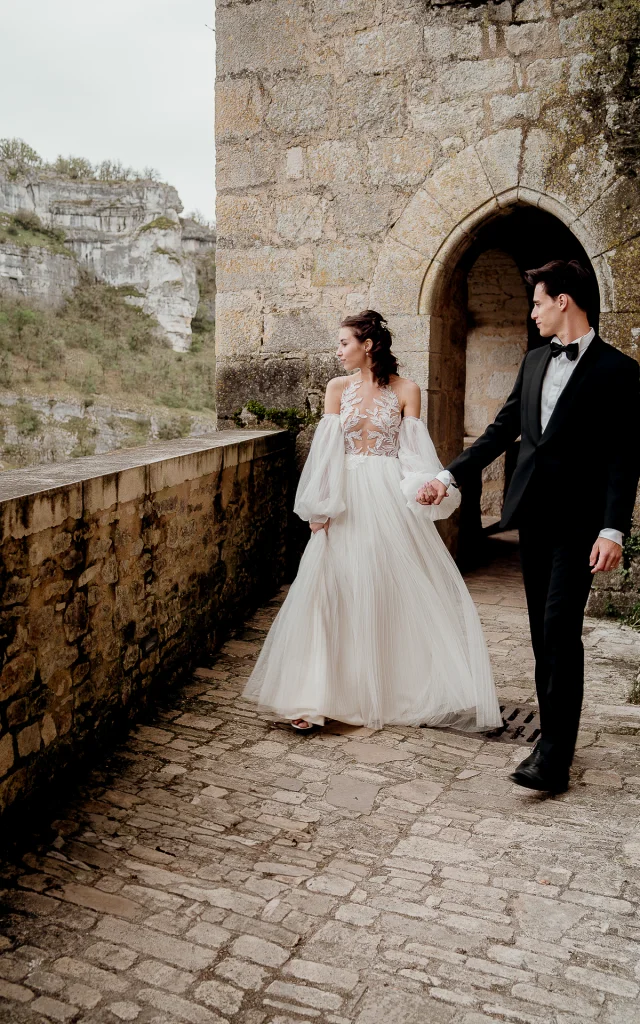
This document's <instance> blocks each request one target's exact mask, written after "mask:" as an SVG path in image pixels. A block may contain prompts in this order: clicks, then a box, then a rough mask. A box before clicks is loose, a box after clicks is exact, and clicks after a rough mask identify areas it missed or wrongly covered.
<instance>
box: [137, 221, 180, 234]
mask: <svg viewBox="0 0 640 1024" xmlns="http://www.w3.org/2000/svg"><path fill="white" fill-rule="evenodd" d="M178 227H179V225H178V224H176V222H175V220H171V218H170V217H156V219H155V220H152V221H149V223H148V224H143V225H142V227H141V228H140V233H141V234H142V232H143V231H176V230H177V228H178Z"/></svg>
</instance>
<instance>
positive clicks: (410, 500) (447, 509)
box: [398, 416, 460, 519]
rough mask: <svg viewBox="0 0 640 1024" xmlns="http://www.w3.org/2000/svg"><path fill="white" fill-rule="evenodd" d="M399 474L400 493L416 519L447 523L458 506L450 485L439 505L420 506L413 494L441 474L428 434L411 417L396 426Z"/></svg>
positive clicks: (457, 492)
mask: <svg viewBox="0 0 640 1024" xmlns="http://www.w3.org/2000/svg"><path fill="white" fill-rule="evenodd" d="M398 458H399V460H400V468H401V470H402V483H401V485H400V486H401V487H402V493H403V494H404V496H405V498H406V499H407V505H408V506H409V508H410V509H411V510H412V511H413V512H415V514H416V515H420V516H426V517H427V518H428V519H447V518H448V517H449V516H450V515H451V513H452V512H455V510H456V509H457V507H458V505H459V504H460V491H459V490H458V488H457V487H454V486H453V485H452V486H451V487H449V492H448V494H447V496H446V498H443V499H442V501H441V502H440V504H439V505H420V504H419V503H418V502H417V501H416V494H417V493H418V491H419V490H420V488H421V487H422V486H423V485H424V484H426V483H428V482H429V480H433V478H434V477H435V476H437V475H438V473H439V472H440V471H441V470H442V463H441V462H440V460H439V459H438V456H437V454H436V450H435V447H434V444H433V441H432V440H431V438H430V436H429V431H428V430H427V428H426V427H425V425H424V423H423V422H422V420H419V419H416V417H415V416H405V417H404V419H403V420H402V423H401V425H400V451H399V452H398Z"/></svg>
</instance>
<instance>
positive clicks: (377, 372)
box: [340, 309, 398, 387]
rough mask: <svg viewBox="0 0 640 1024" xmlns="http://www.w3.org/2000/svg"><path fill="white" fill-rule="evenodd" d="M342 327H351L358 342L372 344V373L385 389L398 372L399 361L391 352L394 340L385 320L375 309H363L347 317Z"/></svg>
mask: <svg viewBox="0 0 640 1024" xmlns="http://www.w3.org/2000/svg"><path fill="white" fill-rule="evenodd" d="M340 326H341V327H349V328H350V329H351V331H352V332H353V334H354V335H355V336H356V338H357V339H358V341H361V342H363V343H364V342H365V341H370V342H371V353H370V355H371V372H372V373H373V375H374V377H375V378H376V381H377V382H378V384H381V385H382V386H383V387H385V386H386V385H387V384H388V383H389V377H391V376H392V374H394V373H397V372H398V360H397V359H396V357H395V356H394V354H393V352H392V351H391V344H392V341H393V338H392V336H391V331H390V330H389V328H388V327H387V321H386V320H385V318H384V317H383V316H382V315H381V314H380V313H376V311H375V309H363V310H362V312H361V313H356V315H355V316H348V317H346V319H345V320H343V321H342V323H341V324H340Z"/></svg>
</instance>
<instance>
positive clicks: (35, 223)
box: [0, 210, 75, 258]
mask: <svg viewBox="0 0 640 1024" xmlns="http://www.w3.org/2000/svg"><path fill="white" fill-rule="evenodd" d="M64 241H65V234H64V231H62V230H61V229H60V228H48V227H46V226H45V225H44V224H43V223H42V221H41V220H40V218H39V217H38V216H37V214H35V213H32V212H31V210H18V212H17V213H14V214H10V213H0V245H4V244H8V245H19V246H20V247H21V248H27V247H28V246H38V247H39V248H41V249H51V251H52V252H58V253H61V254H62V255H64V256H71V257H73V253H72V252H71V250H70V249H67V247H66V245H65V244H64ZM73 258H75V257H73Z"/></svg>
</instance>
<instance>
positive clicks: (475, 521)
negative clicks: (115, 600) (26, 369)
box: [429, 205, 600, 569]
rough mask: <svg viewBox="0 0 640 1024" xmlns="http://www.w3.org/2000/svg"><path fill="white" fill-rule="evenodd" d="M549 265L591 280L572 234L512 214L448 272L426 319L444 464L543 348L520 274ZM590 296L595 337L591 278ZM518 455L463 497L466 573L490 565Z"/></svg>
mask: <svg viewBox="0 0 640 1024" xmlns="http://www.w3.org/2000/svg"><path fill="white" fill-rule="evenodd" d="M552 259H563V260H571V259H576V260H579V261H580V263H582V264H583V265H584V266H585V267H586V268H587V269H588V270H590V271H591V273H592V274H593V268H592V266H591V262H590V260H589V257H588V256H587V253H586V252H585V250H584V248H583V246H582V245H581V244H580V242H579V241H578V239H577V238H576V237H575V235H573V234H572V232H571V231H570V230H569V228H567V227H566V226H565V225H564V224H563V223H562V222H561V221H559V220H558V219H557V218H556V217H554V216H552V215H551V214H550V213H547V212H546V211H544V210H540V209H539V208H537V207H533V206H527V205H516V206H512V207H510V208H508V209H506V210H504V211H503V212H502V213H500V214H498V215H497V216H496V217H494V218H493V219H492V220H490V221H488V222H485V223H484V224H483V225H481V226H480V227H479V228H478V229H477V230H476V232H475V234H474V236H473V238H472V240H471V242H470V244H469V245H468V246H467V248H466V250H465V252H464V253H463V254H462V256H460V257H459V258H458V260H457V262H456V264H455V266H453V267H452V268H451V270H450V272H449V274H448V276H447V280H446V281H445V282H444V284H443V287H442V288H441V289H440V295H439V301H438V308H437V309H436V310H434V313H433V315H432V321H433V322H434V326H435V329H436V330H437V331H438V332H439V335H440V343H439V345H438V346H436V351H434V355H433V357H432V360H431V367H430V376H431V379H433V380H434V381H435V382H436V383H437V385H438V387H437V391H436V398H437V400H436V401H434V402H433V422H432V417H431V415H430V423H429V427H430V430H431V432H432V436H434V440H435V439H436V438H437V440H436V444H437V445H438V447H439V450H440V451H441V453H442V454H441V458H442V459H443V461H445V462H447V461H449V460H450V459H451V458H452V457H453V456H454V455H456V454H457V453H458V452H460V451H461V450H462V449H463V448H464V447H466V446H468V445H470V444H472V443H473V441H474V440H475V438H476V437H478V436H479V435H480V434H481V433H482V432H483V430H484V429H485V427H486V426H487V425H488V423H490V422H491V421H492V420H493V418H494V416H495V415H496V413H497V412H498V410H499V409H500V408H501V406H502V404H503V403H504V401H505V400H506V398H507V397H508V395H509V393H510V391H511V388H512V386H513V383H514V381H515V378H516V374H517V371H518V367H519V365H520V362H521V360H522V358H523V356H524V354H525V352H526V351H527V350H528V349H531V348H535V347H537V346H539V345H544V344H547V343H548V339H544V338H541V337H540V335H539V332H538V330H537V328H536V326H535V324H534V323H533V321H532V320H531V318H530V315H529V314H530V311H531V302H532V295H531V290H530V289H529V288H528V286H527V285H526V284H525V281H524V272H525V271H526V270H528V269H530V268H532V267H538V266H541V265H542V264H544V263H547V262H549V261H550V260H552ZM593 296H594V303H593V308H592V309H590V310H589V319H590V322H591V324H592V325H593V326H594V327H595V328H596V329H597V327H598V319H599V313H600V296H599V290H598V285H597V281H596V277H595V274H594V275H593ZM430 390H431V389H430ZM430 408H431V404H430ZM517 450H518V442H515V443H514V445H513V446H512V447H511V448H510V450H509V451H508V452H506V453H505V455H504V456H503V457H502V459H500V460H498V461H497V462H496V463H494V464H493V465H492V466H490V467H488V468H487V469H486V470H485V471H484V472H483V474H482V476H480V475H479V476H478V480H477V481H476V482H475V484H471V485H470V486H469V485H468V486H467V487H466V488H465V493H464V494H463V500H462V507H461V510H460V514H459V523H458V539H457V545H456V548H457V560H458V563H459V565H460V566H461V568H463V569H469V568H473V567H474V566H476V565H480V564H484V563H486V562H488V561H490V560H491V558H492V551H494V550H495V545H493V544H491V543H488V538H489V537H490V536H491V535H492V534H494V533H495V532H496V530H497V523H498V522H499V518H500V512H501V509H502V503H503V499H504V494H505V492H506V488H507V487H508V485H509V480H510V477H511V474H512V472H513V467H514V466H515V461H516V458H517Z"/></svg>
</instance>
